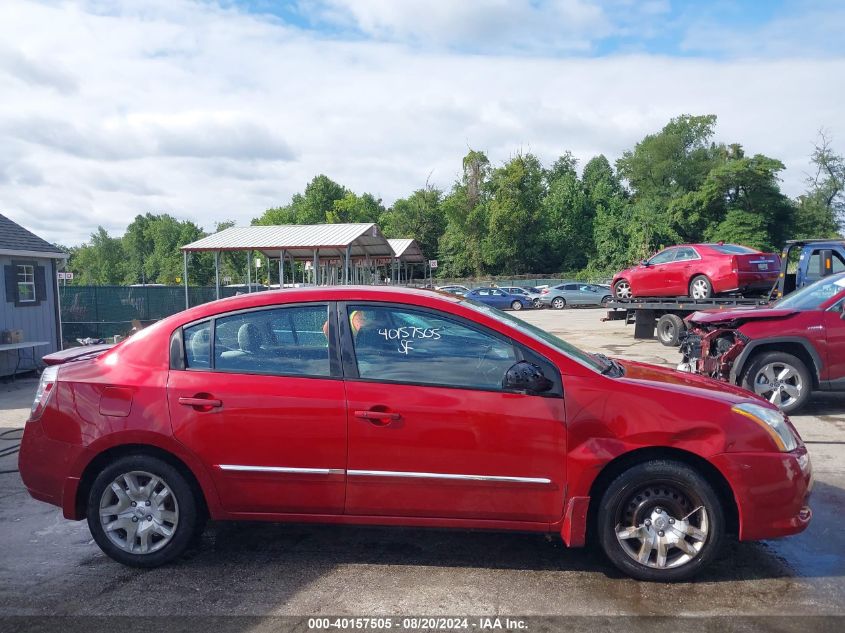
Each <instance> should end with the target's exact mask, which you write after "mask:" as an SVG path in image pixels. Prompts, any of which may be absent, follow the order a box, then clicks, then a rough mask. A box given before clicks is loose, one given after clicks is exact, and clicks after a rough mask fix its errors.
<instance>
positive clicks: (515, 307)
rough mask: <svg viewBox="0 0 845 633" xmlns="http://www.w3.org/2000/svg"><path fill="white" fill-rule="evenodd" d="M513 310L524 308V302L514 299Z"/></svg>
mask: <svg viewBox="0 0 845 633" xmlns="http://www.w3.org/2000/svg"><path fill="white" fill-rule="evenodd" d="M511 310H522V303H521V302H520V301H514V302H513V303H512V304H511Z"/></svg>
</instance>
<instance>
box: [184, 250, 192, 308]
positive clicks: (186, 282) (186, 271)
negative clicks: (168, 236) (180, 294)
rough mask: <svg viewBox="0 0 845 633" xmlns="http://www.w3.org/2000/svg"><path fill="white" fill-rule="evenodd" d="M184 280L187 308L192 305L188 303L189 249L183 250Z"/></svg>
mask: <svg viewBox="0 0 845 633" xmlns="http://www.w3.org/2000/svg"><path fill="white" fill-rule="evenodd" d="M182 281H183V282H185V309H186V310H187V309H188V308H190V307H191V306H190V305H189V304H188V251H182Z"/></svg>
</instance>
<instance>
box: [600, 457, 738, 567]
mask: <svg viewBox="0 0 845 633" xmlns="http://www.w3.org/2000/svg"><path fill="white" fill-rule="evenodd" d="M596 525H597V529H598V538H599V543H600V545H601V548H602V550H603V551H604V553H605V554H606V555H607V557H608V558H609V559H610V562H612V563H613V564H614V565H615V566H616V567H617V568H618V569H619V570H621V571H622V572H624V573H625V574H627V575H629V576H631V577H633V578H637V579H639V580H647V581H654V582H675V581H682V580H687V579H689V578H691V577H692V576H694V575H695V574H697V573H698V572H700V571H701V570H702V569H703V568H704V567H706V566H707V565H708V564H709V563H711V562H712V561H713V560H714V559H715V558H716V557H717V556H718V554H719V549H720V547H721V544H722V540H723V537H724V531H725V514H724V508H723V507H722V503H721V501H720V500H719V496H718V495H717V494H716V492H715V491H714V489H713V487H712V486H711V485H710V483H709V482H708V481H707V480H706V479H705V478H704V477H703V476H701V474H699V472H698V471H696V470H695V469H693V468H691V467H690V466H688V465H686V464H683V463H680V462H674V461H670V460H654V461H649V462H644V463H641V464H637V465H635V466H632V467H631V468H629V469H628V470H626V471H624V472H623V473H622V474H620V475H619V476H618V477H616V479H614V480H613V482H611V484H610V486H609V487H608V488H607V490H606V491H605V493H604V495H603V496H602V498H601V505H600V506H599V510H598V516H597V523H596Z"/></svg>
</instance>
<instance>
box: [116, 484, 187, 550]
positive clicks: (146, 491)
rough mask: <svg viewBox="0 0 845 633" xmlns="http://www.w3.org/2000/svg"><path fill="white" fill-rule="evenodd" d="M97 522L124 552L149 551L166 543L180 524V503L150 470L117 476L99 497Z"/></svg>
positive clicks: (158, 548) (157, 548)
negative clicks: (98, 519)
mask: <svg viewBox="0 0 845 633" xmlns="http://www.w3.org/2000/svg"><path fill="white" fill-rule="evenodd" d="M100 523H101V525H102V527H103V531H104V532H105V534H106V536H107V537H108V539H109V540H110V541H111V542H112V543H113V544H114V545H116V546H117V547H118V548H120V549H121V550H123V551H124V552H128V553H130V554H151V553H152V552H156V551H158V550H160V549H161V548H162V547H164V546H165V545H167V544H168V543H169V542H170V540H171V539H172V538H173V535H174V534H175V532H176V528H177V526H178V525H179V504H178V502H177V501H176V496H175V495H174V494H173V491H172V490H171V489H170V487H169V486H168V485H167V483H166V482H165V481H164V480H163V479H161V477H158V476H157V475H153V474H152V473H148V472H145V471H131V472H128V473H124V474H121V475H118V476H117V477H116V478H115V479H114V480H113V481H112V483H111V484H110V485H109V486H108V487H106V489H105V490H104V491H103V494H102V496H101V497H100Z"/></svg>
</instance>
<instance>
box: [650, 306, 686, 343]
mask: <svg viewBox="0 0 845 633" xmlns="http://www.w3.org/2000/svg"><path fill="white" fill-rule="evenodd" d="M684 330H686V326H685V325H684V320H683V319H682V318H681V317H679V316H678V315H676V314H664V315H663V316H662V317H660V318H659V319H658V320H657V340H658V341H660V342H661V343H662V344H663V345H666V346H667V347H677V346H678V344H679V343H680V340H679V337H680V336H681V333H682V332H683V331H684Z"/></svg>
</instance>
